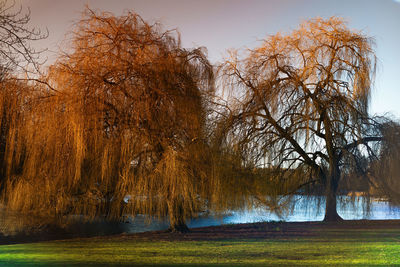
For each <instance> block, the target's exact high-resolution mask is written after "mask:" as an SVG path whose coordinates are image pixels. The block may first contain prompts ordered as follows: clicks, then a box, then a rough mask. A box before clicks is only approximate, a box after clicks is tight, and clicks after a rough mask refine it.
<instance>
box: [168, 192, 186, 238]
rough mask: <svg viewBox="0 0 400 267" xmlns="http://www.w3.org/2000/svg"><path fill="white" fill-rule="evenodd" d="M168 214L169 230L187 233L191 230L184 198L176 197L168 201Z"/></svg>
mask: <svg viewBox="0 0 400 267" xmlns="http://www.w3.org/2000/svg"><path fill="white" fill-rule="evenodd" d="M167 205H168V215H169V223H170V226H169V229H168V230H169V231H171V232H175V233H186V232H189V228H188V227H187V225H186V222H185V216H184V211H183V200H181V199H179V200H178V199H176V200H175V201H174V200H170V201H168V202H167Z"/></svg>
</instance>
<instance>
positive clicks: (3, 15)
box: [0, 1, 47, 196]
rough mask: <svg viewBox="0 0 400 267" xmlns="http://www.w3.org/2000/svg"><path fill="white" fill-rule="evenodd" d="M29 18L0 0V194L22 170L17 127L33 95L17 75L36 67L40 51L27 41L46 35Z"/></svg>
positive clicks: (22, 149) (19, 132) (20, 132)
mask: <svg viewBox="0 0 400 267" xmlns="http://www.w3.org/2000/svg"><path fill="white" fill-rule="evenodd" d="M29 20H30V13H29V12H27V13H24V12H23V9H22V7H19V8H18V7H17V6H16V5H15V3H10V2H7V1H1V2H0V40H1V42H0V196H3V195H4V189H5V184H6V180H7V179H8V178H10V177H11V176H13V175H16V174H19V173H20V172H21V170H22V165H23V158H24V153H25V150H24V144H23V142H22V141H21V140H22V136H23V131H22V130H21V127H23V126H24V124H25V121H26V119H27V118H28V114H29V113H30V112H31V110H32V106H31V104H32V100H33V99H34V98H35V96H36V92H35V90H34V88H33V87H32V85H31V84H28V83H27V82H26V81H18V79H17V78H19V77H20V76H21V75H24V77H27V76H28V77H29V74H32V73H33V72H36V71H38V69H39V67H40V65H41V64H40V63H41V62H40V60H39V59H40V55H41V52H43V51H40V50H36V49H34V48H33V47H32V46H31V44H32V42H34V41H37V40H41V39H44V38H46V37H47V33H43V32H42V31H41V30H40V29H38V28H33V27H29V25H28V23H29Z"/></svg>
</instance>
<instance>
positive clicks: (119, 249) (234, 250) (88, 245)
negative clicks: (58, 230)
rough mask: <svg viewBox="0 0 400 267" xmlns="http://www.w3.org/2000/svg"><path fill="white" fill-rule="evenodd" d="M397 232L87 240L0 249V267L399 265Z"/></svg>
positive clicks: (332, 231) (319, 231)
mask: <svg viewBox="0 0 400 267" xmlns="http://www.w3.org/2000/svg"><path fill="white" fill-rule="evenodd" d="M399 241H400V229H364V230H357V229H356V230H354V229H344V230H343V229H340V230H338V229H337V230H335V229H328V230H326V229H316V230H315V231H314V232H312V234H310V235H309V236H306V237H299V236H294V237H290V236H284V237H273V238H265V239H244V240H242V239H241V240H239V239H237V240H230V239H229V240H218V241H162V240H160V241H146V240H140V239H139V240H137V239H132V238H119V237H111V238H92V239H90V238H88V239H74V240H66V241H51V242H42V243H31V244H19V245H3V246H0V266H88V265H92V266H101V265H103V266H113V265H125V266H135V265H136V266H146V265H150V266H174V265H180V266H219V265H220V266H231V265H232V266H265V265H288V266H296V265H297V266H302V265H303V266H310V265H315V266H320V265H331V266H343V265H358V266H388V265H400V242H399Z"/></svg>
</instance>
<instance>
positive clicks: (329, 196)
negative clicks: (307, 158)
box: [324, 175, 343, 222]
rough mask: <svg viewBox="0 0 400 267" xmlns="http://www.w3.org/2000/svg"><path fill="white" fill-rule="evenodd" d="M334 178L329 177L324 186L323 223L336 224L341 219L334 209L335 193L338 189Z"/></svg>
mask: <svg viewBox="0 0 400 267" xmlns="http://www.w3.org/2000/svg"><path fill="white" fill-rule="evenodd" d="M338 180H339V179H337V178H336V177H335V176H333V175H331V176H329V180H328V182H327V185H326V193H325V197H326V205H325V218H324V222H338V221H342V220H343V219H342V217H340V216H339V214H338V213H337V207H336V193H337V188H338V184H339V182H338Z"/></svg>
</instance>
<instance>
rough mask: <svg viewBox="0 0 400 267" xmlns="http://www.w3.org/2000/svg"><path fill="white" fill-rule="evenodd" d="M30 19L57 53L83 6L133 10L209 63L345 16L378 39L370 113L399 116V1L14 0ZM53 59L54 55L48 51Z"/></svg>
mask: <svg viewBox="0 0 400 267" xmlns="http://www.w3.org/2000/svg"><path fill="white" fill-rule="evenodd" d="M16 2H17V4H22V6H23V7H24V8H26V7H30V9H31V13H32V14H31V23H32V25H36V26H39V27H42V28H45V27H47V28H48V30H49V32H50V36H49V38H48V39H46V40H44V41H41V42H40V44H39V46H40V47H48V48H49V49H50V50H51V51H58V45H61V42H62V40H63V39H64V36H65V34H66V33H67V32H68V31H69V30H71V25H72V23H73V22H74V21H76V20H78V19H79V18H81V12H82V10H83V9H84V6H85V5H86V4H88V5H89V7H90V8H92V9H95V10H101V11H109V12H112V13H114V14H115V15H121V14H123V12H124V10H133V11H135V12H136V13H138V14H139V15H141V16H142V17H143V18H144V19H145V20H146V21H149V22H154V21H159V22H161V23H162V24H163V25H164V26H165V29H172V28H177V29H178V30H179V32H180V33H181V38H182V43H183V46H184V47H194V46H205V47H207V49H208V55H209V58H210V60H211V62H213V63H217V62H218V61H220V60H221V59H222V58H223V57H224V55H226V54H227V53H226V50H227V49H229V48H243V47H250V48H251V47H254V46H256V45H258V44H259V40H261V39H263V38H265V37H266V36H268V35H271V34H275V33H277V32H278V31H280V32H283V33H285V32H289V31H290V30H291V29H295V28H296V27H297V26H298V25H299V23H300V22H301V21H303V20H304V19H309V18H313V17H317V16H318V17H323V18H328V17H331V16H340V17H344V18H345V19H346V20H347V21H348V22H349V27H350V28H352V29H357V30H362V31H363V32H364V33H365V34H367V35H369V36H372V37H374V38H375V39H376V45H377V46H376V53H377V56H378V59H379V65H378V67H379V69H378V75H377V79H376V86H375V89H374V91H373V95H372V101H371V109H370V111H371V113H373V114H375V113H378V114H383V113H385V112H391V113H392V114H393V115H395V116H396V117H397V118H400V66H399V64H400V0H337V1H332V0H264V1H262V0H243V1H239V0H108V1H107V0H97V1H96V0H65V1H63V0H17V1H16ZM48 57H49V60H48V62H49V63H51V62H52V60H53V59H54V58H55V56H52V55H51V54H49V56H48Z"/></svg>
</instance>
